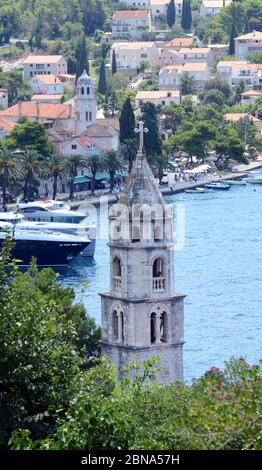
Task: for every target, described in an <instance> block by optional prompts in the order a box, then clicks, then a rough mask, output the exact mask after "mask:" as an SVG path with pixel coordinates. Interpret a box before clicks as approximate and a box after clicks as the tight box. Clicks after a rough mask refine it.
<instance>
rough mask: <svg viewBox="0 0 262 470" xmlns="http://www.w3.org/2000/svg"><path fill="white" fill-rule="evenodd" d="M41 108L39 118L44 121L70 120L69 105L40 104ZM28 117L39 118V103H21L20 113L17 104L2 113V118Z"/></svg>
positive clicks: (0, 112) (0, 114)
mask: <svg viewBox="0 0 262 470" xmlns="http://www.w3.org/2000/svg"><path fill="white" fill-rule="evenodd" d="M38 106H39V118H44V119H58V118H59V119H68V118H69V113H70V111H69V106H68V105H67V104H48V103H38ZM1 116H3V117H4V118H8V117H18V116H26V117H29V118H30V117H31V118H36V117H37V103H33V102H31V101H23V102H22V103H21V110H20V113H19V104H15V105H14V106H11V107H10V108H7V109H4V110H3V111H0V118H1Z"/></svg>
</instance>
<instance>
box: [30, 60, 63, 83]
mask: <svg viewBox="0 0 262 470" xmlns="http://www.w3.org/2000/svg"><path fill="white" fill-rule="evenodd" d="M23 66H24V78H25V79H26V80H30V78H32V77H34V76H35V75H56V76H58V75H60V74H67V62H66V60H65V59H64V57H63V56H62V55H29V56H28V57H27V58H26V59H25V60H24V62H23Z"/></svg>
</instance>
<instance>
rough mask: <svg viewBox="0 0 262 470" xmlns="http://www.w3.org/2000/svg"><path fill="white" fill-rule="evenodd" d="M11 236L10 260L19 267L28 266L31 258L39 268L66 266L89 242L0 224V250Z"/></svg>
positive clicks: (80, 238)
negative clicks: (12, 242)
mask: <svg viewBox="0 0 262 470" xmlns="http://www.w3.org/2000/svg"><path fill="white" fill-rule="evenodd" d="M8 235H11V236H12V237H13V238H14V240H15V242H16V243H15V246H14V248H13V249H12V258H14V259H16V260H18V262H17V264H18V265H19V266H28V265H29V264H30V262H31V259H32V257H34V258H36V260H37V265H38V266H39V267H63V266H67V265H68V263H70V262H71V261H72V260H73V259H74V258H75V257H76V256H78V255H79V253H81V252H82V251H83V250H84V249H85V248H86V247H87V246H88V245H89V244H90V240H89V239H88V238H87V237H86V236H85V237H80V236H77V235H69V234H66V233H59V232H51V231H47V232H44V231H43V232H42V231H40V230H19V228H18V227H17V226H14V225H13V224H12V223H9V222H0V248H1V247H2V245H3V242H4V240H5V238H6V237H7V236H8Z"/></svg>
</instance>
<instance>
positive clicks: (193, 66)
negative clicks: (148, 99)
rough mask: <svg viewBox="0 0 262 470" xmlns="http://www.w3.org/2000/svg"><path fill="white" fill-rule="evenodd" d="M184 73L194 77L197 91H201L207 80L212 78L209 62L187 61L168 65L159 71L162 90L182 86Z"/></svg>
mask: <svg viewBox="0 0 262 470" xmlns="http://www.w3.org/2000/svg"><path fill="white" fill-rule="evenodd" d="M184 73H188V74H189V75H191V76H192V77H193V80H194V86H195V89H196V91H197V92H201V91H202V90H203V88H204V85H205V82H206V81H207V80H209V79H210V77H211V74H210V69H209V66H208V64H207V62H186V63H185V64H184V65H167V66H166V67H163V68H162V69H160V71H159V88H160V90H172V89H174V88H175V89H176V88H178V87H180V85H181V78H182V76H183V74H184Z"/></svg>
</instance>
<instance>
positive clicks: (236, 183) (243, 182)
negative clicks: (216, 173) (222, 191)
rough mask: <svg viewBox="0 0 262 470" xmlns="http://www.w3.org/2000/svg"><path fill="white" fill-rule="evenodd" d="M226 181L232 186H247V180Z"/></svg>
mask: <svg viewBox="0 0 262 470" xmlns="http://www.w3.org/2000/svg"><path fill="white" fill-rule="evenodd" d="M226 182H227V183H228V184H230V186H245V185H246V184H247V182H246V180H227V181H226Z"/></svg>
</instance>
